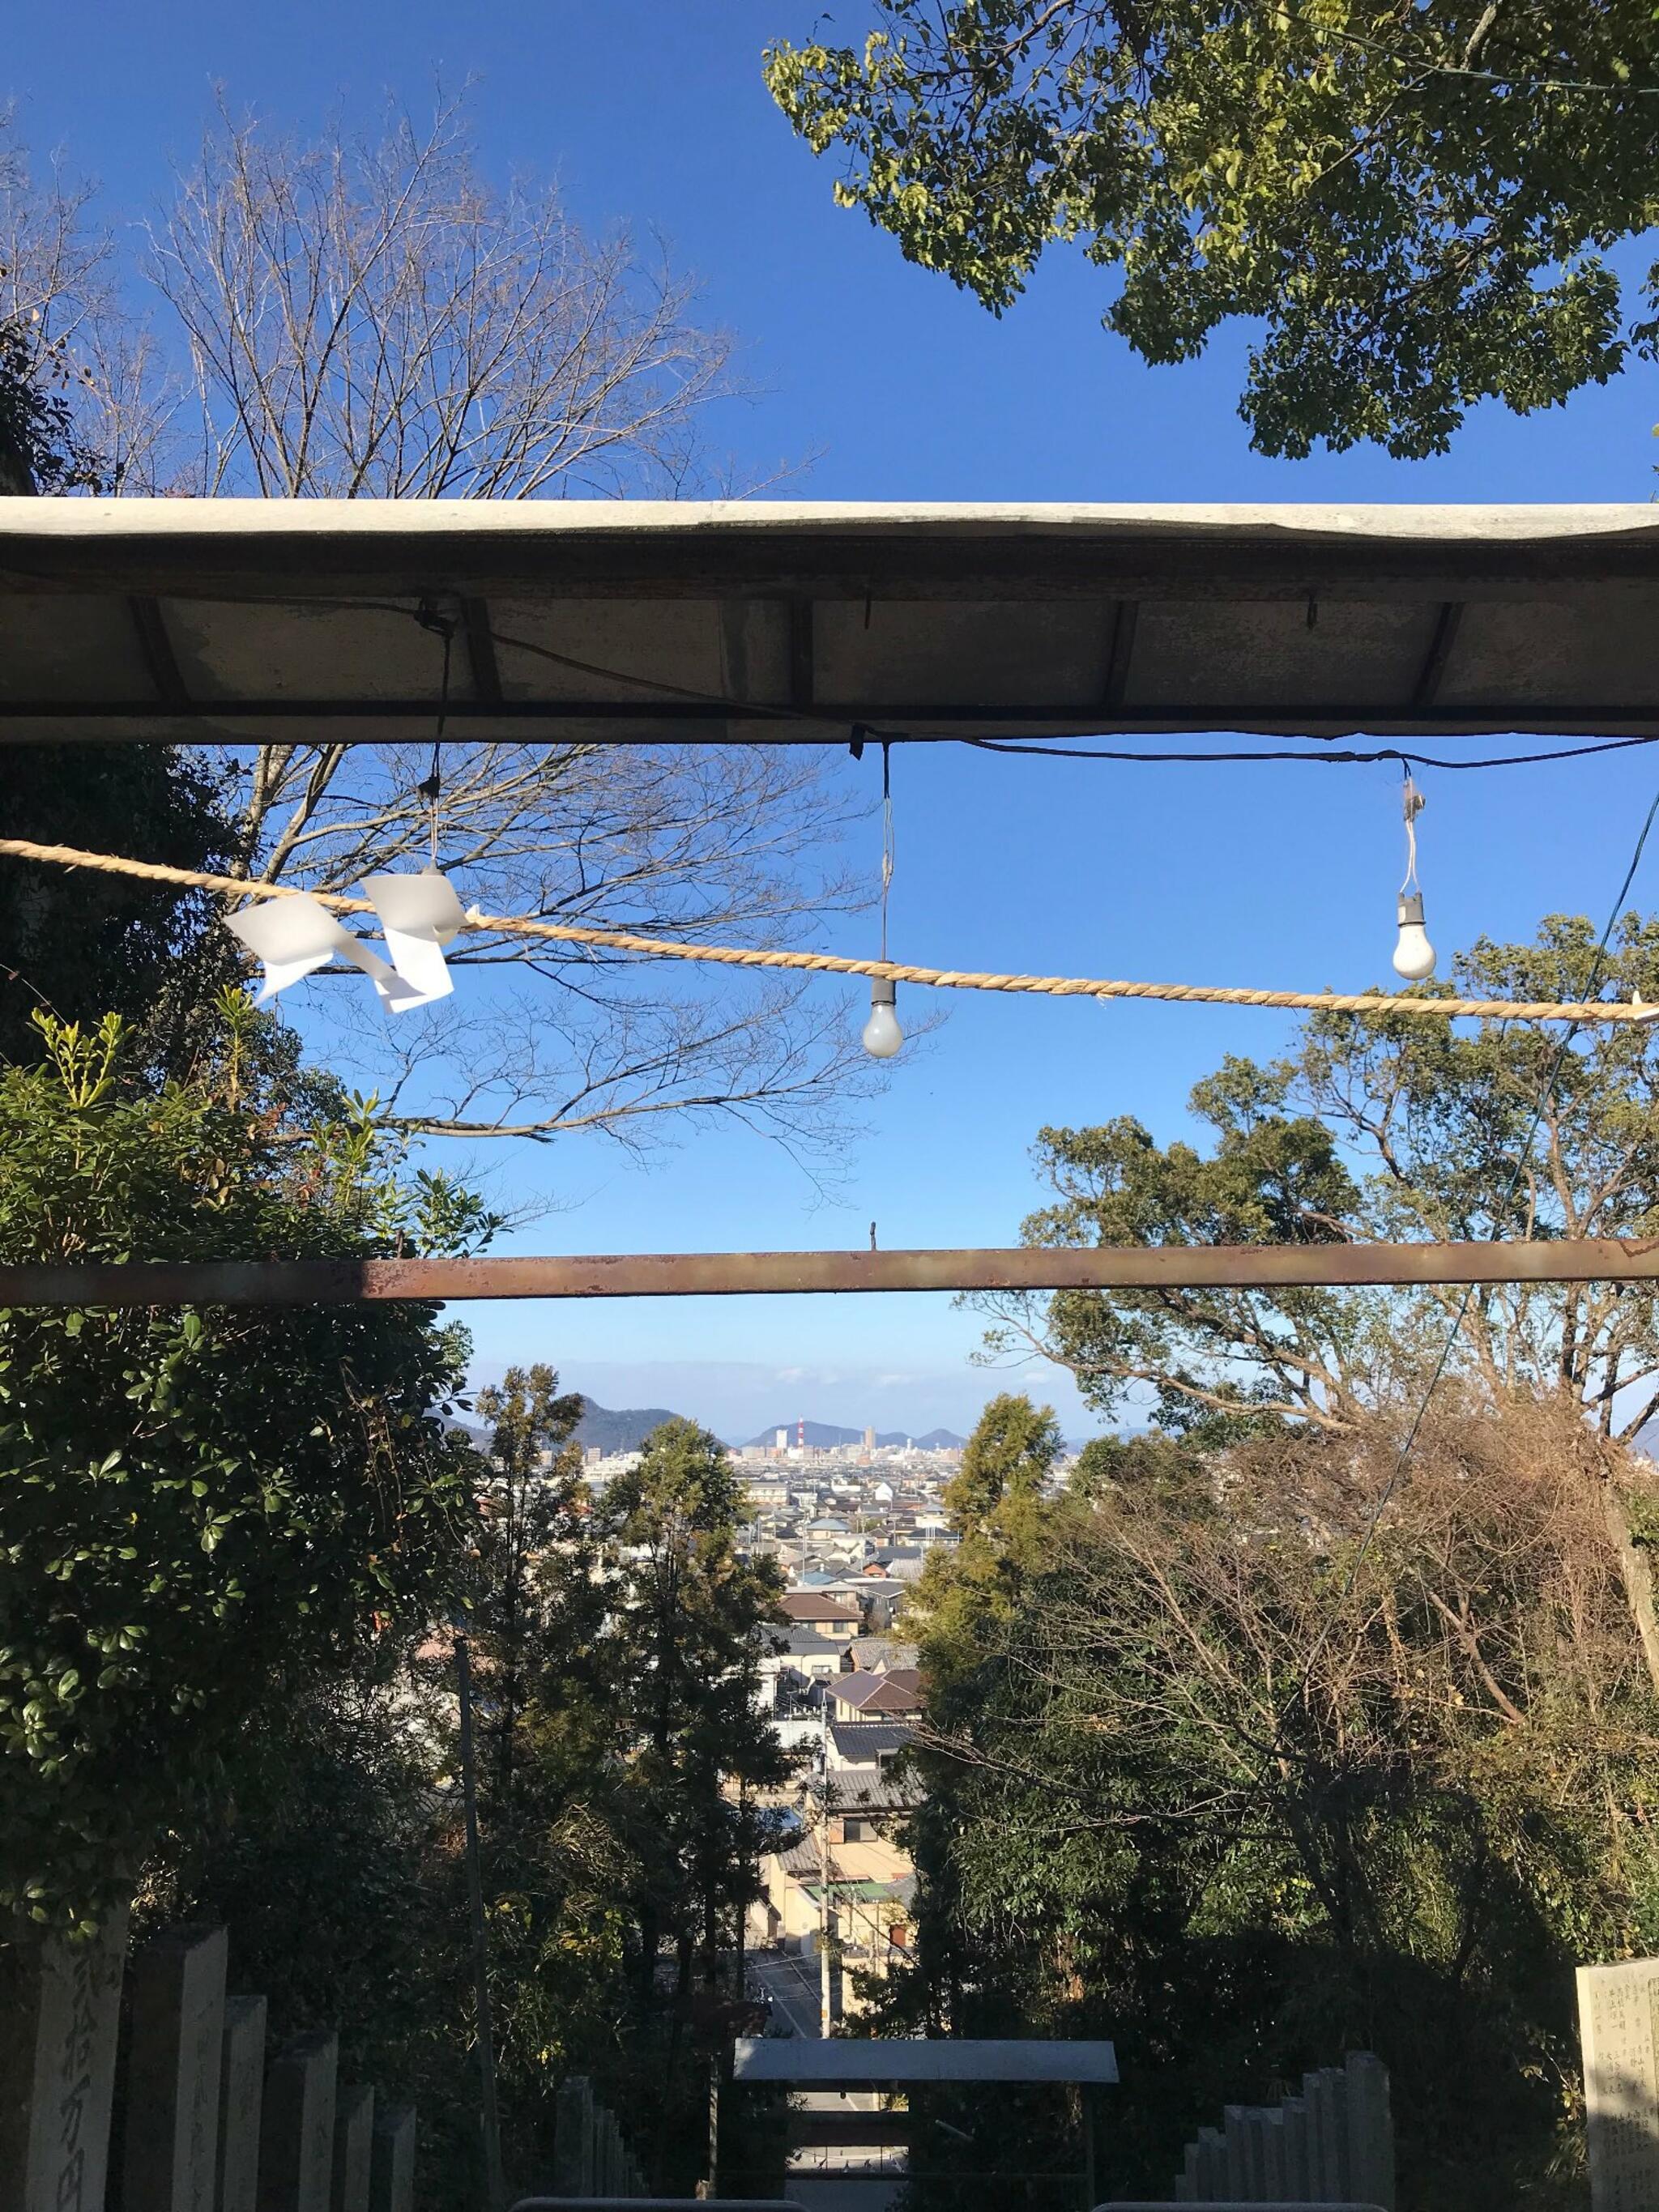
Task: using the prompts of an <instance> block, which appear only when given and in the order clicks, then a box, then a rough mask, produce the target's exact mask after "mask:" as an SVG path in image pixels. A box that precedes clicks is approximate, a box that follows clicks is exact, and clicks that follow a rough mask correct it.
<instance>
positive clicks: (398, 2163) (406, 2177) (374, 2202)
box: [368, 2104, 415, 2212]
mask: <svg viewBox="0 0 1659 2212" xmlns="http://www.w3.org/2000/svg"><path fill="white" fill-rule="evenodd" d="M368 2212H415V2107H414V2106H413V2105H391V2106H383V2105H378V2104H377V2105H376V2106H375V2108H374V2136H373V2137H372V2139H371V2142H370V2146H369V2154H368Z"/></svg>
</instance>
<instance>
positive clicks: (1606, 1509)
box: [1601, 1471, 1659, 1692]
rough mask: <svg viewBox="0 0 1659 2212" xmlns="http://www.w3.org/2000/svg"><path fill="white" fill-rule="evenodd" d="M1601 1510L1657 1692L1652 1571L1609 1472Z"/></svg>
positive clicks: (1657, 1620)
mask: <svg viewBox="0 0 1659 2212" xmlns="http://www.w3.org/2000/svg"><path fill="white" fill-rule="evenodd" d="M1601 1510H1602V1513H1603V1515H1604V1516H1605V1517H1606V1521H1607V1534H1608V1535H1609V1536H1610V1537H1611V1538H1612V1540H1613V1549H1614V1551H1616V1552H1617V1553H1618V1554H1619V1571H1620V1574H1621V1575H1622V1576H1623V1577H1624V1581H1625V1595H1626V1599H1627V1600H1628V1601H1629V1605H1630V1609H1631V1615H1632V1619H1633V1620H1634V1621H1635V1623H1636V1632H1637V1634H1638V1636H1639V1637H1640V1638H1641V1639H1642V1656H1643V1657H1644V1659H1645V1660H1646V1661H1647V1662H1648V1679H1649V1680H1650V1681H1651V1683H1652V1684H1653V1686H1654V1689H1655V1690H1656V1692H1659V1610H1656V1608H1655V1605H1654V1598H1653V1571H1652V1569H1651V1568H1650V1565H1648V1559H1647V1554H1646V1553H1645V1552H1644V1549H1643V1547H1642V1546H1641V1545H1639V1544H1638V1543H1637V1542H1636V1541H1635V1539H1634V1538H1633V1537H1632V1534H1631V1525H1630V1514H1629V1512H1628V1510H1626V1504H1625V1499H1624V1496H1623V1493H1622V1492H1620V1487H1619V1485H1618V1482H1617V1481H1616V1480H1615V1479H1614V1478H1613V1474H1612V1473H1611V1471H1609V1472H1608V1473H1607V1474H1604V1475H1603V1476H1602V1479H1601Z"/></svg>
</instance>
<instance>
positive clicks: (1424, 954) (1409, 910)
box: [1394, 769, 1434, 983]
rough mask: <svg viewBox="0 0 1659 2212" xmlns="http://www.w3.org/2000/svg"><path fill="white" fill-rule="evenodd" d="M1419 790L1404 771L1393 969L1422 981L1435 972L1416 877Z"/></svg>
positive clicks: (1410, 979) (1420, 806) (1421, 804)
mask: <svg viewBox="0 0 1659 2212" xmlns="http://www.w3.org/2000/svg"><path fill="white" fill-rule="evenodd" d="M1424 804H1425V802H1424V798H1423V794H1422V793H1421V792H1420V791H1419V789H1418V787H1417V786H1416V785H1415V784H1414V783H1413V781H1412V779H1411V772H1410V770H1409V769H1407V775H1406V789H1405V808H1404V811H1405V817H1406V880H1405V882H1404V883H1403V884H1401V886H1400V900H1399V906H1398V909H1397V916H1396V918H1397V920H1398V921H1399V924H1400V936H1399V939H1398V941H1397V942H1396V944H1395V948H1394V972H1395V975H1401V976H1403V977H1404V978H1405V980H1406V981H1407V982H1408V983H1425V982H1426V981H1428V979H1429V977H1430V976H1431V975H1433V973H1434V947H1433V945H1431V944H1430V942H1429V939H1428V933H1427V931H1426V930H1425V928H1424V927H1423V892H1422V889H1421V887H1420V885H1419V883H1418V880H1417V817H1418V816H1419V814H1420V813H1421V812H1422V811H1423V807H1424Z"/></svg>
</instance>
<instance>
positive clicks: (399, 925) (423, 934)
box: [362, 868, 465, 1011]
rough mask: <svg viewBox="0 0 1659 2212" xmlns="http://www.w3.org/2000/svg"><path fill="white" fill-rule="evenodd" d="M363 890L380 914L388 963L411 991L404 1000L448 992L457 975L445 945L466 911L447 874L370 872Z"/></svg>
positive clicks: (419, 1001) (426, 999)
mask: <svg viewBox="0 0 1659 2212" xmlns="http://www.w3.org/2000/svg"><path fill="white" fill-rule="evenodd" d="M362 892H363V896H364V897H365V898H367V899H368V902H369V903H370V904H371V905H372V906H373V908H374V911H375V913H376V914H378V915H380V922H381V926H382V927H383V928H384V929H385V931H386V951H388V952H389V953H390V954H391V955H392V966H393V967H394V968H395V969H397V971H398V975H400V976H401V977H402V978H403V980H404V982H405V983H406V984H408V985H409V987H410V990H411V991H413V992H414V993H415V994H416V995H415V996H414V997H413V998H412V999H408V1000H402V1001H400V1002H399V1011H401V1009H402V1007H403V1006H428V1005H430V1003H431V1001H432V1000H434V999H442V998H447V996H448V994H450V992H452V991H453V989H454V987H455V979H454V977H453V975H451V974H450V972H449V967H448V963H447V962H446V960H445V959H444V956H443V948H444V946H445V945H449V944H453V941H454V939H455V938H456V937H457V935H458V934H459V931H460V928H461V924H462V921H463V920H464V919H465V917H464V916H463V915H462V913H461V902H460V901H459V899H458V898H457V897H456V896H455V892H454V890H453V886H452V885H451V884H450V882H449V879H448V878H447V876H443V875H441V874H440V873H439V872H438V870H437V869H436V868H422V871H421V872H420V873H419V874H418V875H414V876H396V875H384V876H368V877H366V878H364V881H363V884H362Z"/></svg>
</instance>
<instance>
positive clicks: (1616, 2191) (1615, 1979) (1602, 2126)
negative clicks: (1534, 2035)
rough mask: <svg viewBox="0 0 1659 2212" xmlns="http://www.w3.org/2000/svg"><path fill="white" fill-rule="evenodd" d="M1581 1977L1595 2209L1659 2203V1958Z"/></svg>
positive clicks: (1617, 2210)
mask: <svg viewBox="0 0 1659 2212" xmlns="http://www.w3.org/2000/svg"><path fill="white" fill-rule="evenodd" d="M1577 1979H1578V2042H1579V2047H1580V2049H1581V2050H1582V2051H1583V2057H1584V2116H1585V2120H1586V2123H1587V2126H1588V2130H1589V2183H1590V2204H1591V2207H1592V2212H1625V2208H1626V2206H1635V2205H1642V2206H1644V2207H1645V2206H1647V2205H1650V2204H1659V2033H1656V2025H1655V2023H1656V2021H1659V1959H1629V1960H1626V1961H1625V1962H1624V1963H1623V1964H1622V1965H1620V1966H1580V1968H1579V1969H1578V1977H1577Z"/></svg>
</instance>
